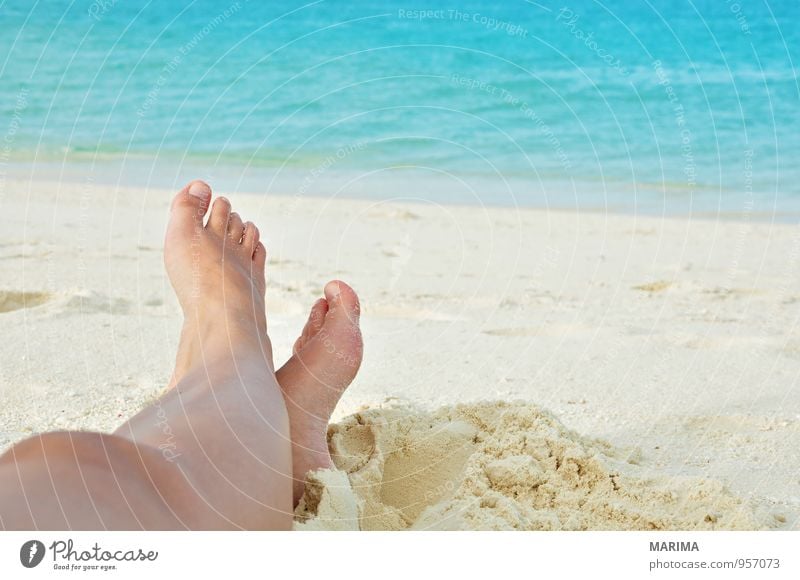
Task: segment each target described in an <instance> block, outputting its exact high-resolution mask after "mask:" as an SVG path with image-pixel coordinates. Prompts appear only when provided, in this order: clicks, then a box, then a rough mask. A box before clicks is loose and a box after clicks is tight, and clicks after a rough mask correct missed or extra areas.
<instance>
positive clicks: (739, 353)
mask: <svg viewBox="0 0 800 580" xmlns="http://www.w3.org/2000/svg"><path fill="white" fill-rule="evenodd" d="M179 177H180V180H181V181H182V182H185V181H188V179H189V178H190V177H194V176H189V175H181V176H179ZM199 177H207V176H199ZM210 181H211V183H212V185H213V186H214V187H215V188H216V189H217V192H218V193H224V194H225V195H226V196H228V197H229V198H230V199H231V200H232V202H233V205H234V206H235V208H236V210H237V211H238V212H239V213H240V214H241V215H242V216H243V217H244V218H245V219H250V220H253V221H254V222H255V223H256V224H258V226H259V228H260V230H261V234H262V239H263V240H264V242H265V243H266V244H267V246H268V248H269V261H268V265H267V269H268V272H267V277H268V290H267V311H268V317H269V332H270V336H271V339H272V343H273V349H274V353H275V361H276V364H277V365H280V364H281V363H282V362H283V361H284V360H286V359H287V358H288V357H289V355H290V353H291V347H292V344H293V342H294V340H295V339H296V338H297V336H298V334H299V333H300V330H301V328H302V326H303V324H304V322H305V320H306V317H307V315H308V310H309V308H310V306H311V304H312V303H313V301H314V300H315V299H316V298H317V297H319V296H320V295H321V291H322V287H323V285H324V283H325V282H327V281H328V280H331V279H334V278H340V279H343V280H345V281H347V282H349V283H350V284H352V286H353V287H354V288H355V289H356V290H357V291H358V292H359V295H360V296H361V302H362V309H363V312H362V318H361V321H362V326H363V331H364V339H365V359H364V363H363V365H362V368H361V370H360V372H359V375H358V377H357V378H356V380H355V382H354V383H353V385H352V386H351V387H350V389H348V391H347V393H346V394H345V396H344V398H343V399H342V401H341V402H340V404H339V407H338V408H337V411H336V414H335V416H334V421H335V423H336V425H335V426H334V427H333V428H332V430H331V446H332V448H333V449H334V451H336V453H337V454H338V457H337V462H338V465H339V467H340V469H342V470H343V471H344V472H345V473H346V474H347V475H348V477H347V478H345V479H347V482H346V483H345V480H344V479H342V475H341V474H328V475H323V476H320V477H319V478H318V481H317V485H316V492H315V494H312V495H310V496H309V497H308V500H309V502H308V504H307V506H306V512H307V514H306V515H307V516H308V515H311V514H312V513H317V512H328V513H341V514H342V517H341V518H339V519H340V522H339V524H338V525H340V526H341V527H347V528H351V529H352V527H353V526H355V523H354V522H356V521H357V522H358V525H357V526H356V527H361V528H363V529H374V528H380V529H384V528H391V529H394V528H408V527H412V528H436V527H453V528H460V527H487V528H504V529H505V528H525V529H529V528H537V529H538V528H562V529H574V528H582V527H590V528H602V529H608V528H615V529H616V528H627V527H638V528H647V527H648V526H653V527H682V526H685V527H700V528H726V529H727V528H742V527H744V528H750V527H762V526H763V527H768V528H772V527H775V526H776V525H777V527H779V528H780V529H800V387H798V377H800V326H799V325H798V322H799V321H800V230H798V228H797V227H796V226H792V225H783V224H773V223H767V222H759V221H758V220H757V218H758V216H753V215H749V214H747V213H743V214H741V215H733V216H730V217H732V218H734V219H732V220H731V221H721V220H711V219H708V218H704V217H698V216H693V217H691V216H689V217H673V218H659V217H641V216H632V215H612V214H607V213H600V212H597V213H592V212H587V211H581V212H577V211H575V212H569V211H547V210H518V209H514V208H481V207H466V206H463V207H460V206H446V205H438V204H434V203H411V202H409V203H406V202H404V201H403V200H397V201H393V202H375V201H355V200H342V199H335V198H330V199H302V198H299V197H296V196H292V195H286V196H275V195H264V194H260V195H255V194H243V193H236V192H235V184H227V185H230V187H226V183H224V182H220V180H214V179H210ZM232 190H233V191H232ZM0 193H2V195H1V196H0V204H2V209H3V213H4V221H3V224H4V227H3V230H2V232H0V264H1V265H2V267H0V324H2V333H3V339H2V340H1V341H0V361H2V366H0V401H2V405H1V406H0V449H2V450H5V449H7V448H8V447H9V446H10V445H11V444H13V443H14V442H16V441H19V440H20V439H23V438H24V437H27V436H29V435H31V434H32V433H36V432H41V431H46V430H50V429H97V430H105V431H107V430H111V429H114V428H115V427H116V426H117V425H119V424H120V423H121V422H123V421H124V420H125V418H127V417H129V416H130V415H132V414H133V413H135V412H136V411H137V410H138V409H140V408H141V407H142V405H144V404H146V403H147V402H149V401H152V400H153V399H154V398H155V397H157V395H158V394H159V393H160V392H161V391H162V389H163V388H164V386H165V385H166V383H167V381H168V379H169V375H170V372H171V369H172V365H173V364H174V354H175V348H176V344H177V339H178V334H179V330H180V326H181V316H180V310H179V308H178V305H177V302H176V300H175V297H174V295H173V293H172V290H171V288H170V285H169V282H168V280H167V278H166V275H165V273H164V269H163V264H162V247H163V235H164V227H165V224H166V221H167V216H168V208H169V202H170V199H171V197H172V193H171V192H170V191H168V190H164V189H155V188H127V187H115V186H103V185H100V184H98V183H93V182H86V183H82V184H70V183H66V182H62V183H47V182H29V181H25V182H22V181H13V180H10V179H8V180H6V181H4V182H3V184H2V189H0ZM289 193H291V192H289ZM497 401H506V402H510V401H521V402H523V404H522V406H521V407H518V406H516V405H515V406H513V407H509V408H507V409H505V410H504V411H501V410H498V408H497V407H496V406H495V405H496V403H495V402H497ZM486 404H488V406H485V405H486ZM540 409H547V410H548V411H549V412H550V413H552V415H550V414H548V413H545V412H543V411H540ZM359 417H360V419H359ZM552 417H556V418H557V421H556V420H554V419H553V418H552ZM359 421H363V423H364V424H363V425H361V424H359ZM562 424H563V425H564V427H562ZM576 433H577V434H580V436H578V435H576ZM598 440H601V441H604V442H606V443H603V444H600V443H597V441H598ZM630 461H634V463H636V464H635V465H634V464H631V463H630ZM556 463H558V465H556ZM337 482H338V483H337ZM347 485H350V486H351V487H352V489H353V494H352V495H351V496H350V497H349V499H348V498H347V497H343V496H341V494H339V493H337V492H336V490H337V488H340V487H341V488H346V487H347ZM615 485H616V486H617V487H618V488H619V489H615V487H614V486H615ZM734 498H738V499H734ZM354 513H357V514H358V515H357V516H354V515H353V514H354ZM776 516H777V517H778V519H776ZM780 518H783V521H781V519H780ZM301 519H303V518H301ZM315 519H318V518H315V517H305V521H303V522H301V523H302V524H303V525H305V526H307V527H310V526H318V527H321V528H324V527H330V525H331V524H330V523H325V522H320V521H317V522H316V523H315V522H314V520H315Z"/></svg>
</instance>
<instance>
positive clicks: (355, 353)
mask: <svg viewBox="0 0 800 580" xmlns="http://www.w3.org/2000/svg"><path fill="white" fill-rule="evenodd" d="M360 312H361V311H360V306H359V302H358V296H356V293H355V292H354V291H353V289H352V288H350V286H348V285H347V284H345V283H344V282H340V281H338V280H335V281H333V282H328V284H327V285H326V286H325V298H320V299H319V300H317V302H316V303H315V304H314V306H313V307H312V308H311V314H310V315H309V317H308V322H306V325H305V328H304V329H303V332H302V334H301V335H300V338H298V339H297V342H296V343H295V345H294V355H292V357H291V358H290V359H289V360H288V362H287V363H286V364H285V365H283V367H281V368H280V369H279V370H278V372H277V373H275V376H276V377H277V379H278V384H280V386H281V390H282V391H283V396H284V400H285V401H286V409H287V411H288V412H289V425H290V428H291V434H292V462H293V469H292V471H293V473H294V501H295V503H297V502H298V501H299V500H300V497H302V495H303V489H304V485H305V476H306V474H307V473H308V472H309V471H314V470H316V469H325V468H331V467H333V462H332V460H331V456H330V453H329V452H328V437H327V432H328V421H329V420H330V418H331V414H332V413H333V410H334V408H335V407H336V404H337V403H338V402H339V399H340V398H341V396H342V393H344V391H345V389H347V387H348V386H349V385H350V383H351V382H352V381H353V378H355V376H356V373H357V372H358V369H359V367H360V366H361V358H362V355H363V342H362V338H361V330H360V328H359V315H360Z"/></svg>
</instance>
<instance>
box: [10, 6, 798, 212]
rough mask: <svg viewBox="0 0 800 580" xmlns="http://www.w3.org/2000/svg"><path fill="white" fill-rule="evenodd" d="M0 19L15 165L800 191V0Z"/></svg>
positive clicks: (418, 186) (111, 173) (364, 184)
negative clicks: (799, 2) (798, 68)
mask: <svg viewBox="0 0 800 580" xmlns="http://www.w3.org/2000/svg"><path fill="white" fill-rule="evenodd" d="M426 6H427V7H428V8H426ZM0 18H1V19H2V28H3V34H2V35H0V55H3V56H0V59H1V60H0V89H2V92H3V95H4V97H5V98H4V99H3V100H2V102H0V109H1V110H2V121H3V122H2V125H0V132H2V133H3V134H4V138H3V148H2V151H0V153H2V156H0V161H2V169H3V170H4V174H7V175H18V174H23V175H33V176H41V175H47V176H55V177H57V178H70V177H74V178H75V179H79V180H80V179H100V180H104V179H105V180H109V181H120V180H124V181H139V182H146V183H157V184H159V185H164V186H172V185H173V184H174V183H178V182H181V181H183V180H184V179H186V178H187V177H188V176H190V175H192V176H194V175H198V174H199V175H202V176H205V177H208V178H213V179H216V183H217V184H220V185H222V186H223V187H225V188H234V187H237V188H243V189H249V190H256V191H264V192H279V193H285V194H293V195H296V194H300V195H324V196H338V195H342V196H366V197H374V198H387V197H400V198H413V199H418V200H424V201H427V202H430V203H439V202H462V203H474V204H487V205H524V206H548V207H568V208H569V207H581V208H587V207H589V208H599V209H603V208H612V209H621V210H636V211H640V210H641V211H646V212H650V213H662V212H666V213H687V212H711V213H715V212H719V213H725V214H733V215H749V214H753V215H757V214H760V213H770V212H773V211H778V212H793V211H798V210H800V169H798V166H799V165H800V164H798V162H797V160H798V159H800V137H798V134H799V133H800V131H798V129H800V112H799V111H800V107H798V105H799V104H800V85H799V84H798V79H797V63H798V62H800V4H798V3H797V2H796V1H795V0H778V1H770V2H768V3H759V2H753V3H741V4H739V3H736V2H728V1H725V0H714V1H712V0H707V1H701V2H688V1H687V2H682V1H679V2H672V1H670V2H667V1H665V0H659V1H656V2H652V3H649V4H648V3H630V2H622V1H620V0H614V1H611V2H604V3H595V2H593V1H591V0H578V1H574V2H570V3H568V4H566V5H565V4H564V3H560V2H548V1H544V2H524V1H521V0H520V1H516V0H515V1H512V2H506V3H492V2H488V1H462V2H458V3H447V2H445V3H436V4H432V3H419V4H415V5H413V6H407V5H403V4H397V3H392V2H388V1H372V2H359V3H355V5H349V4H347V3H344V2H333V1H323V2H312V3H302V2H281V3H258V2H244V1H239V2H232V3H227V2H211V1H210V0H198V1H196V2H160V3H156V2H142V1H125V2H121V1H120V2H114V0H102V1H101V0H97V1H95V2H47V3H37V4H35V5H31V3H29V2H23V1H21V0H11V1H10V2H5V3H4V4H3V5H2V7H0ZM65 162H67V163H68V165H65Z"/></svg>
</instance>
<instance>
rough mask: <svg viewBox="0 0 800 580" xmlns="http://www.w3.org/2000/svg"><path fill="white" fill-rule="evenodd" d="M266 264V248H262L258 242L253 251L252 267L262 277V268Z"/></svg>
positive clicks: (262, 245)
mask: <svg viewBox="0 0 800 580" xmlns="http://www.w3.org/2000/svg"><path fill="white" fill-rule="evenodd" d="M266 263H267V248H265V247H264V244H262V243H261V242H258V243H257V244H256V246H255V249H254V250H253V266H254V268H255V269H256V271H258V272H260V273H261V275H262V276H263V275H264V266H265V265H266Z"/></svg>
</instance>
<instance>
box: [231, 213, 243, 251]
mask: <svg viewBox="0 0 800 580" xmlns="http://www.w3.org/2000/svg"><path fill="white" fill-rule="evenodd" d="M243 233H244V222H243V221H242V217H241V216H240V215H239V214H238V213H236V212H235V211H234V212H231V215H230V217H229V218H228V237H229V238H230V239H231V240H233V242H235V243H237V244H238V243H240V242H241V241H242V234H243Z"/></svg>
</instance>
